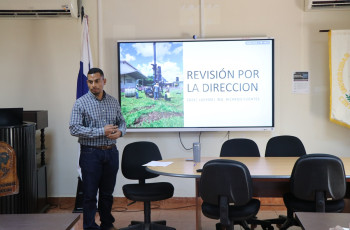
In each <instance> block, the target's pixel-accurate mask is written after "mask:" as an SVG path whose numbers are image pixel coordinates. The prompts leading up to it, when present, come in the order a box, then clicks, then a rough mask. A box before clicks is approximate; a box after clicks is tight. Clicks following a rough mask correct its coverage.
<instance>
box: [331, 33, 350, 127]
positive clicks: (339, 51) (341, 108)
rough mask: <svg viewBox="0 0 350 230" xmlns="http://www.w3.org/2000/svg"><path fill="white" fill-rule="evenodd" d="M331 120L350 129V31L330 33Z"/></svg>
mask: <svg viewBox="0 0 350 230" xmlns="http://www.w3.org/2000/svg"><path fill="white" fill-rule="evenodd" d="M329 69H330V87H331V88H330V120H331V121H332V122H335V123H336V124H339V125H342V126H345V127H348V128H350V30H331V31H329Z"/></svg>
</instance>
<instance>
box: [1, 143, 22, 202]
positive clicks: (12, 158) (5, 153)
mask: <svg viewBox="0 0 350 230" xmlns="http://www.w3.org/2000/svg"><path fill="white" fill-rule="evenodd" d="M18 191H19V185H18V177H17V166H16V152H15V150H14V149H13V148H12V147H11V146H10V145H9V144H7V143H6V142H3V141H0V196H7V195H13V194H17V193H18Z"/></svg>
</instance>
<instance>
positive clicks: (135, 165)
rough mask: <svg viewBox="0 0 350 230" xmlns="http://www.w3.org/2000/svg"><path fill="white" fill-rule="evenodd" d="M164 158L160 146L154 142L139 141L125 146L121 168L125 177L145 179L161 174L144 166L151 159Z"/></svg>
mask: <svg viewBox="0 0 350 230" xmlns="http://www.w3.org/2000/svg"><path fill="white" fill-rule="evenodd" d="M158 160H162V156H161V154H160V151H159V148H158V146H157V145H156V144H155V143H153V142H148V141H139V142H133V143H130V144H128V145H126V146H125V148H124V150H123V156H122V162H121V169H122V173H123V175H124V177H125V178H127V179H131V180H145V179H150V178H154V177H157V176H159V175H157V174H154V173H151V172H148V171H146V167H145V166H142V165H144V164H147V163H148V162H150V161H158Z"/></svg>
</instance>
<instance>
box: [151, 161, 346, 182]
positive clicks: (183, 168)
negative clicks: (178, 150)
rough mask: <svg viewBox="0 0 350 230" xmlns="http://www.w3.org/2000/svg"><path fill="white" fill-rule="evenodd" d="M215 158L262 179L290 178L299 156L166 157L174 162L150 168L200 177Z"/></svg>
mask: <svg viewBox="0 0 350 230" xmlns="http://www.w3.org/2000/svg"><path fill="white" fill-rule="evenodd" d="M213 159H231V160H237V161H240V162H242V163H244V164H245V165H246V166H247V167H248V169H249V171H250V174H251V176H252V178H253V179H254V178H257V179H259V178H261V179H288V178H290V175H291V173H292V169H293V166H294V164H295V162H296V160H297V159H298V157H202V158H201V162H199V163H194V162H193V161H188V160H186V158H171V159H164V160H162V161H163V162H173V163H172V164H170V165H168V166H166V167H163V166H148V167H147V168H148V170H149V171H151V172H154V173H157V174H160V175H165V176H174V177H187V178H200V175H201V174H200V173H198V172H197V171H196V170H197V169H201V168H203V165H204V164H205V163H206V162H207V161H209V160H213ZM341 159H342V161H343V163H344V168H345V174H346V175H347V179H350V157H343V158H341Z"/></svg>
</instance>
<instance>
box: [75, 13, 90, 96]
mask: <svg viewBox="0 0 350 230" xmlns="http://www.w3.org/2000/svg"><path fill="white" fill-rule="evenodd" d="M80 52H81V53H80V55H81V56H80V69H79V75H78V81H77V99H78V98H79V97H81V96H83V95H84V94H85V93H87V92H88V90H89V88H88V86H87V83H86V81H87V73H88V72H89V69H90V68H92V66H93V64H92V55H91V48H90V37H89V27H88V18H87V16H84V18H83V31H82V35H81V51H80Z"/></svg>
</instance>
